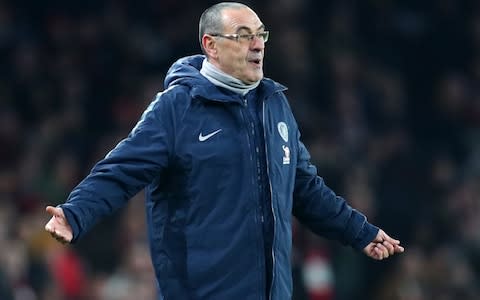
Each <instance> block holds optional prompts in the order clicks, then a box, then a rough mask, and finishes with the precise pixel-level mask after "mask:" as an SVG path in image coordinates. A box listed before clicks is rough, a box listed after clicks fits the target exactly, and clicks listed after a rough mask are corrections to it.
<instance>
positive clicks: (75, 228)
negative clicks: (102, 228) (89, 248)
mask: <svg viewBox="0 0 480 300" xmlns="http://www.w3.org/2000/svg"><path fill="white" fill-rule="evenodd" d="M57 207H60V208H61V209H62V210H63V214H64V215H65V218H66V219H67V222H68V224H69V225H70V227H71V228H72V234H73V238H72V241H71V242H70V243H71V244H74V243H75V242H76V241H77V240H78V236H79V235H80V226H79V225H78V222H77V218H76V217H75V214H74V213H73V212H72V211H71V210H70V208H68V205H65V204H62V205H58V206H57Z"/></svg>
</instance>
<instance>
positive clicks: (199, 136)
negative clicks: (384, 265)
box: [198, 129, 222, 142]
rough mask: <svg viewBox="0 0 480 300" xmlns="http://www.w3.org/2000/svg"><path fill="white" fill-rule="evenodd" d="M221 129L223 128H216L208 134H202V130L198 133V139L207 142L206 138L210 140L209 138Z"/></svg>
mask: <svg viewBox="0 0 480 300" xmlns="http://www.w3.org/2000/svg"><path fill="white" fill-rule="evenodd" d="M220 131H222V130H221V129H218V130H215V131H214V132H212V133H209V134H207V135H202V133H201V132H200V134H199V135H198V140H199V141H200V142H205V141H206V140H208V139H209V138H211V137H212V136H214V135H216V134H217V133H219V132H220Z"/></svg>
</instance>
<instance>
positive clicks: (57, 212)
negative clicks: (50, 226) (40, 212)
mask: <svg viewBox="0 0 480 300" xmlns="http://www.w3.org/2000/svg"><path fill="white" fill-rule="evenodd" d="M45 211H46V212H47V213H49V214H50V215H51V216H53V217H62V218H63V217H65V215H64V214H63V209H61V208H60V207H54V206H47V208H45Z"/></svg>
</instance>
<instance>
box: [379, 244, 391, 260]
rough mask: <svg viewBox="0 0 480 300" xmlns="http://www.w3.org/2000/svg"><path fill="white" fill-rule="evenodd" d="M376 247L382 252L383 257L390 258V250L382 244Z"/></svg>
mask: <svg viewBox="0 0 480 300" xmlns="http://www.w3.org/2000/svg"><path fill="white" fill-rule="evenodd" d="M376 247H377V248H378V249H379V250H380V251H381V252H382V257H383V258H387V257H388V256H389V254H388V249H387V248H386V247H385V246H384V245H383V244H380V243H377V245H376Z"/></svg>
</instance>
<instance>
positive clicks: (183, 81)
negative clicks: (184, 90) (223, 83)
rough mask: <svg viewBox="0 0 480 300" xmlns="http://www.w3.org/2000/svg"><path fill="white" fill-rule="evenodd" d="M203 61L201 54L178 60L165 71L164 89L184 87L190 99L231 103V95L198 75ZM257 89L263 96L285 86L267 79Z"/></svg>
mask: <svg viewBox="0 0 480 300" xmlns="http://www.w3.org/2000/svg"><path fill="white" fill-rule="evenodd" d="M204 59H205V55H201V54H197V55H191V56H186V57H182V58H180V59H178V60H177V61H176V62H174V63H173V64H172V66H171V67H170V69H169V70H168V71H167V75H166V76H165V81H164V88H165V89H168V88H169V87H171V86H174V85H185V86H188V87H190V88H191V95H192V97H195V96H201V97H203V98H206V99H212V98H215V99H216V100H227V101H228V100H230V101H231V100H232V95H231V93H225V92H224V90H223V89H222V88H218V87H217V86H215V85H214V84H213V83H211V82H210V81H208V79H207V78H205V77H204V76H203V75H202V74H201V73H200V69H201V68H202V63H203V60H204ZM259 88H261V89H262V90H263V92H264V93H265V95H271V94H273V93H274V92H278V91H284V90H286V89H287V88H286V87H285V86H283V85H281V84H279V83H277V82H275V81H273V80H271V79H268V78H264V79H262V81H261V83H260V85H259ZM239 99H240V95H239Z"/></svg>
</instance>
